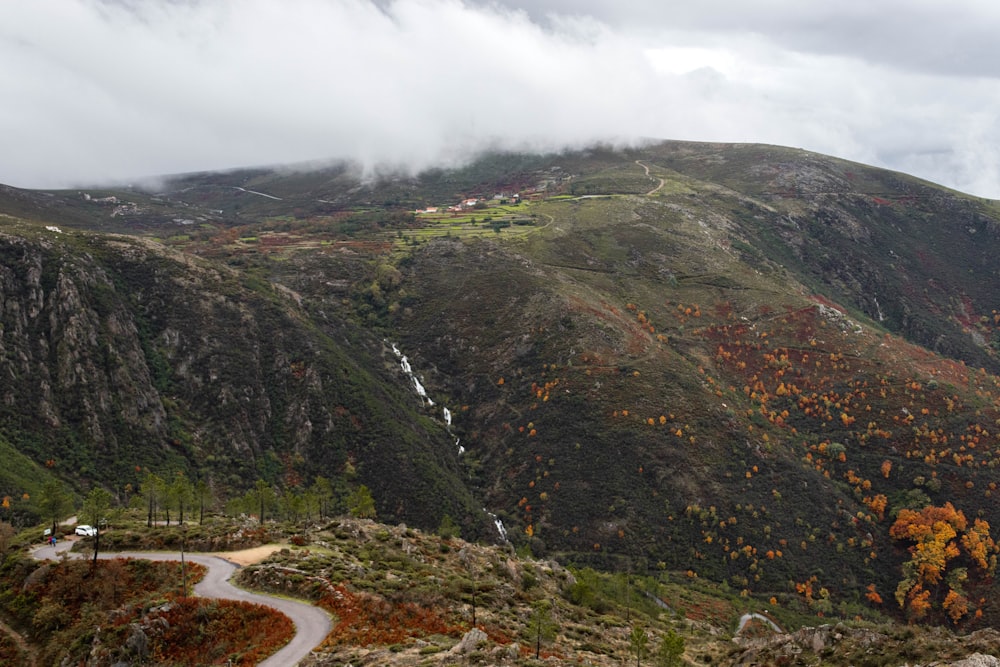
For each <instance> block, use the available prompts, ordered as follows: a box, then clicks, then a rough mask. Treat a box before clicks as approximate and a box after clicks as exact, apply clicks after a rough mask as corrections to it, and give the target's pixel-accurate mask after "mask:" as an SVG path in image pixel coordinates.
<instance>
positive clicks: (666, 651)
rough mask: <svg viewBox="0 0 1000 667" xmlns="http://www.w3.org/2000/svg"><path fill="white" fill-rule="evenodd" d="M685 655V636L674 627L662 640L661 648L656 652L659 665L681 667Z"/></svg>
mask: <svg viewBox="0 0 1000 667" xmlns="http://www.w3.org/2000/svg"><path fill="white" fill-rule="evenodd" d="M682 655H684V638H683V637H681V636H680V635H679V634H677V633H676V632H674V630H673V628H671V629H670V631H669V632H667V634H666V635H664V637H663V639H661V640H660V650H659V651H657V654H656V665H657V667H680V665H681V656H682Z"/></svg>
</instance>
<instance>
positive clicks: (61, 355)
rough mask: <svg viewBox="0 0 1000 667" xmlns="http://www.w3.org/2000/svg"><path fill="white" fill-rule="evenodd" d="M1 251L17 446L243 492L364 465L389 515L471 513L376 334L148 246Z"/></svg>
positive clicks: (6, 391) (77, 466)
mask: <svg viewBox="0 0 1000 667" xmlns="http://www.w3.org/2000/svg"><path fill="white" fill-rule="evenodd" d="M0 256H2V258H3V261H2V269H0V294H2V297H0V298H2V302H3V329H2V337H0V345H2V348H3V351H4V354H3V361H2V373H0V377H2V378H3V380H2V383H0V395H2V397H3V400H2V401H0V414H2V424H3V426H2V429H3V434H4V436H5V437H6V438H7V439H8V440H10V441H11V442H12V443H14V444H15V445H16V446H17V447H18V449H19V450H20V451H21V452H22V453H24V454H26V455H28V456H29V457H31V458H32V459H33V460H35V461H38V462H48V466H49V467H51V468H53V469H54V470H55V471H57V472H58V473H59V474H60V475H62V476H64V477H68V478H71V479H74V480H76V481H77V482H78V483H79V484H81V485H82V486H83V487H87V486H89V485H91V484H95V483H100V484H105V485H107V486H109V487H112V488H116V489H121V488H122V487H123V486H124V485H125V484H128V483H130V484H132V485H133V486H137V484H138V482H139V479H140V477H141V475H140V469H142V468H151V469H153V470H155V471H158V472H161V473H165V474H166V473H171V472H174V471H186V472H188V473H193V474H195V475H196V476H199V477H207V478H209V479H211V480H213V482H214V483H215V484H216V485H218V486H219V488H221V489H226V488H229V489H234V488H235V489H238V488H241V487H242V488H245V487H246V486H248V485H249V484H251V483H252V482H253V480H254V479H257V478H263V479H265V480H267V481H271V482H279V481H281V480H285V482H286V483H288V482H290V481H291V480H295V479H303V480H306V481H307V482H308V481H310V480H311V479H312V477H313V476H314V475H316V474H322V475H325V476H328V477H331V478H333V479H334V480H337V483H338V485H341V486H343V485H345V484H346V480H345V469H347V468H352V469H353V470H355V471H356V472H357V475H358V480H357V482H364V483H366V484H368V485H369V486H370V487H371V488H372V489H373V490H374V491H375V495H376V497H377V498H378V499H380V500H381V501H382V502H381V503H380V505H379V507H378V509H379V511H380V513H381V514H383V515H384V516H386V517H393V518H395V519H398V520H407V521H412V522H415V523H423V522H428V523H431V522H434V521H435V520H439V518H440V516H441V514H442V513H443V512H447V511H451V512H452V513H453V514H455V515H469V516H473V515H474V511H473V510H474V508H476V507H477V506H476V504H475V503H474V502H473V501H472V500H471V496H470V495H469V494H468V492H467V491H466V490H465V489H464V488H463V485H462V484H461V482H460V481H459V480H458V479H457V475H458V467H457V464H456V459H455V454H454V447H453V445H452V441H453V438H452V437H451V436H450V435H448V433H447V432H446V429H445V428H444V425H443V424H442V423H441V422H440V420H439V419H435V418H434V417H433V416H432V415H430V414H428V413H426V412H424V411H423V410H422V409H421V407H420V400H419V398H418V397H417V396H415V395H414V394H412V392H411V390H410V389H409V388H408V387H407V386H406V381H407V380H406V378H405V377H403V376H402V374H401V373H400V372H398V370H397V369H396V368H395V367H394V365H393V364H391V361H393V359H392V355H391V353H390V352H389V350H388V348H387V346H386V345H385V344H383V343H382V342H381V341H380V340H378V339H376V338H373V337H372V336H370V335H368V334H367V333H366V332H364V331H361V330H357V329H354V328H350V327H343V326H340V327H338V326H333V325H331V326H329V327H328V328H327V329H326V330H323V329H321V328H320V327H318V326H317V325H316V324H315V323H312V322H310V321H309V320H308V318H307V316H306V315H305V313H304V312H303V311H302V310H301V309H300V308H299V306H298V305H297V303H296V298H295V295H294V294H291V293H288V292H282V291H278V290H276V289H274V288H273V287H272V286H271V285H270V284H269V283H267V282H266V281H262V280H260V279H257V278H254V277H253V276H251V275H247V274H241V273H238V272H235V271H232V270H230V269H227V268H225V267H222V266H212V265H210V264H207V263H205V262H202V261H198V260H195V259H193V258H191V257H189V256H185V255H181V254H178V253H174V252H170V251H168V250H167V249H165V248H163V247H162V246H160V245H158V244H155V243H150V242H147V241H144V240H142V239H137V238H128V237H116V236H99V235H95V234H90V233H78V232H70V231H62V232H60V231H55V229H45V228H42V227H39V226H35V225H30V224H27V223H19V224H16V225H8V226H6V228H5V231H4V233H3V234H2V235H0ZM348 464H350V466H348ZM387 470H392V471H393V472H394V477H395V478H394V479H391V480H389V479H387V477H386V475H385V471H387ZM397 484H398V485H399V486H398V487H397V486H396V485H397ZM389 485H392V488H393V493H388V492H387V491H386V489H387V488H388V487H389ZM397 488H398V489H405V491H403V492H402V493H396V492H395V490H396V489H397ZM11 491H13V489H11ZM432 525H436V523H433V524H432Z"/></svg>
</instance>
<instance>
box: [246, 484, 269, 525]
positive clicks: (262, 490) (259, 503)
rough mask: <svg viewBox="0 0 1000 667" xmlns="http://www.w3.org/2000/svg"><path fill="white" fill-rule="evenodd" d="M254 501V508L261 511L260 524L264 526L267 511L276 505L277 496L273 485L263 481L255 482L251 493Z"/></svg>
mask: <svg viewBox="0 0 1000 667" xmlns="http://www.w3.org/2000/svg"><path fill="white" fill-rule="evenodd" d="M250 495H251V496H252V498H253V500H254V504H253V507H254V508H255V509H259V510H260V515H259V518H260V523H261V525H264V515H265V513H266V511H267V510H268V509H269V508H270V507H271V506H273V505H274V500H275V494H274V489H273V488H271V485H270V484H268V483H267V482H265V481H264V480H262V479H258V480H257V481H256V482H254V485H253V490H252V491H251V492H250Z"/></svg>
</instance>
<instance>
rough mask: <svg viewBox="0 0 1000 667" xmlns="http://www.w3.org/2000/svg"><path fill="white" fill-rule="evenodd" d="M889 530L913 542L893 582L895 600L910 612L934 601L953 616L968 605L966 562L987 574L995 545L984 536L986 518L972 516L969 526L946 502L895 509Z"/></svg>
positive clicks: (920, 613) (915, 614) (921, 611)
mask: <svg viewBox="0 0 1000 667" xmlns="http://www.w3.org/2000/svg"><path fill="white" fill-rule="evenodd" d="M889 534H890V535H891V536H892V537H894V538H896V539H897V540H906V541H909V542H912V543H913V544H912V545H910V547H909V552H910V560H908V561H907V562H906V563H904V564H903V579H902V581H900V582H899V585H898V586H897V587H896V602H898V603H899V606H900V607H901V608H903V609H906V610H907V612H908V614H909V615H910V616H911V617H912V618H916V619H919V618H922V617H924V616H925V615H926V614H927V612H928V611H930V610H931V609H932V608H934V606H935V604H936V603H938V604H939V605H940V608H942V609H943V610H944V611H945V613H947V614H948V616H949V617H950V618H951V619H952V621H953V622H958V620H959V619H960V618H962V617H963V616H965V614H967V613H968V610H969V600H968V599H967V598H966V597H965V594H964V591H963V584H964V583H965V582H966V580H967V579H968V578H969V572H970V568H971V570H972V571H973V572H974V573H977V574H981V575H985V576H992V575H993V572H994V571H995V569H996V563H997V557H996V553H997V551H998V548H997V545H996V544H995V543H994V541H993V539H992V538H991V537H990V525H989V523H987V522H986V521H983V520H982V519H975V520H974V521H973V523H972V526H969V525H968V520H967V519H966V518H965V514H963V513H962V511H961V510H956V509H955V507H954V506H953V505H952V504H951V503H945V504H944V505H943V506H942V507H933V506H928V507H925V508H923V509H922V510H920V511H919V512H918V511H916V510H910V509H904V510H900V512H899V515H898V517H897V518H896V522H895V523H894V524H893V525H892V528H890V529H889ZM956 564H957V565H958V566H957V567H956V566H954V565H956ZM949 566H951V567H950V568H949Z"/></svg>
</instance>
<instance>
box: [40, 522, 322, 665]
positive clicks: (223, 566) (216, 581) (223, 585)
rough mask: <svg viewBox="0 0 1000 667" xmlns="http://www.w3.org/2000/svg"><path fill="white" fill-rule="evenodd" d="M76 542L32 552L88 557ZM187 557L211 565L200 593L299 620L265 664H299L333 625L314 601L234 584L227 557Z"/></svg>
mask: <svg viewBox="0 0 1000 667" xmlns="http://www.w3.org/2000/svg"><path fill="white" fill-rule="evenodd" d="M72 546H73V541H72V540H65V539H64V540H61V541H60V542H58V543H57V544H56V546H55V547H51V546H48V545H46V546H43V547H39V548H37V549H34V550H33V551H32V554H31V555H32V556H33V557H34V558H36V559H38V560H55V559H57V558H58V557H59V555H60V554H63V553H66V554H67V555H71V556H72V557H74V558H84V557H85V555H84V554H70V552H69V549H70V548H71V547H72ZM98 557H99V558H109V559H110V558H142V559H146V560H171V561H179V560H180V559H181V555H180V552H158V551H155V552H154V551H123V552H112V553H102V554H100V555H99V556H98ZM184 559H185V560H187V561H190V562H193V563H200V564H201V565H204V566H205V567H206V568H207V569H208V572H207V573H206V574H205V578H204V579H202V580H201V581H199V582H198V583H197V584H195V587H194V592H195V594H196V595H199V596H201V597H204V598H216V599H221V600H242V601H244V602H254V603H256V604H262V605H266V606H268V607H271V608H272V609H277V610H278V611H280V612H281V613H283V614H284V615H286V616H288V618H290V619H292V622H293V623H294V624H295V636H294V637H292V640H291V641H290V642H288V643H287V644H286V645H285V646H284V647H283V648H282V649H281V650H280V651H278V652H277V653H275V654H274V655H272V656H271V657H270V658H268V659H267V660H265V661H263V662H261V663H260V665H261V667H289V666H290V665H297V664H298V663H299V661H300V660H302V659H303V658H305V657H306V656H307V655H309V653H310V652H311V651H312V650H313V649H314V648H316V647H317V646H318V645H319V644H320V642H322V641H323V639H325V638H326V636H327V635H328V634H329V633H330V630H331V629H332V627H333V625H332V623H331V622H330V616H329V615H328V614H327V613H326V612H324V611H323V610H322V609H320V608H318V607H314V606H313V605H311V604H307V603H305V602H298V601H296V600H289V599H286V598H278V597H272V596H270V595H260V594H258V593H251V592H249V591H245V590H243V589H242V588H237V587H235V586H233V585H232V584H231V583H229V579H230V578H232V576H233V574H234V573H235V572H236V570H237V568H238V566H237V565H235V564H234V563H231V562H229V561H228V560H225V559H224V558H220V557H219V556H206V555H203V554H190V553H185V554H184Z"/></svg>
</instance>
